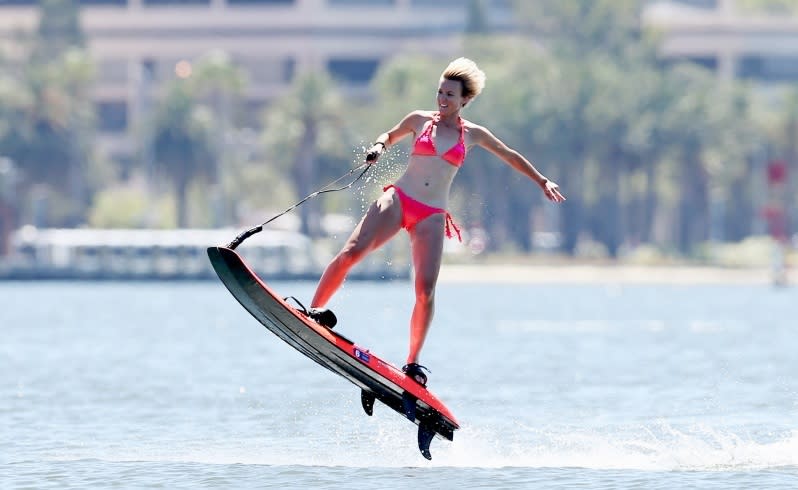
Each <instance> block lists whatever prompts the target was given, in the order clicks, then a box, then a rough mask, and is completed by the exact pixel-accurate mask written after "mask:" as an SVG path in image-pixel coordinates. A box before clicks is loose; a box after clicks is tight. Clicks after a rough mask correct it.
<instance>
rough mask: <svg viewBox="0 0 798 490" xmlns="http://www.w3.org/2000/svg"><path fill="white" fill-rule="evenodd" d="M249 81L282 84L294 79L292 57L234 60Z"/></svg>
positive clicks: (256, 83)
mask: <svg viewBox="0 0 798 490" xmlns="http://www.w3.org/2000/svg"><path fill="white" fill-rule="evenodd" d="M236 64H238V65H239V66H240V67H241V68H242V69H243V70H244V71H245V72H246V73H247V77H248V78H249V80H250V82H252V83H253V84H255V85H261V84H284V83H288V82H290V81H291V80H293V79H294V71H295V65H296V61H295V60H294V58H248V57H243V58H241V59H237V60H236Z"/></svg>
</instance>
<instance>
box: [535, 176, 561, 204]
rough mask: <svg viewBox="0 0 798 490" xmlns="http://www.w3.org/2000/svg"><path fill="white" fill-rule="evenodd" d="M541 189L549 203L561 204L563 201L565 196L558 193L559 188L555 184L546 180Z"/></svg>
mask: <svg viewBox="0 0 798 490" xmlns="http://www.w3.org/2000/svg"><path fill="white" fill-rule="evenodd" d="M540 187H541V188H542V189H543V193H544V194H545V195H546V198H547V199H548V200H549V201H551V202H563V201H565V196H563V195H562V193H561V192H560V186H558V185H557V183H556V182H554V181H551V180H548V179H546V181H545V182H544V183H543V184H541V185H540Z"/></svg>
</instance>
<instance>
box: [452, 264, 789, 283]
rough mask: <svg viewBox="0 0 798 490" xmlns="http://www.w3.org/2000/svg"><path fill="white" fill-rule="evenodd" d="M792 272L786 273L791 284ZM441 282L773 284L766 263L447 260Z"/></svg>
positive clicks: (771, 272)
mask: <svg viewBox="0 0 798 490" xmlns="http://www.w3.org/2000/svg"><path fill="white" fill-rule="evenodd" d="M789 279H790V274H789V272H788V274H787V285H789V283H790V281H789ZM438 281H439V282H440V283H465V282H474V283H497V282H502V283H511V284H662V285H668V284H674V285H679V284H681V285H688V284H759V285H773V284H774V277H773V271H772V270H771V269H770V268H767V267H757V268H724V267H711V266H634V265H584V264H580V265H569V264H563V265H557V266H552V265H517V264H506V265H504V264H497V265H485V264H479V265H463V264H444V265H443V266H442V267H441V272H440V276H439V279H438Z"/></svg>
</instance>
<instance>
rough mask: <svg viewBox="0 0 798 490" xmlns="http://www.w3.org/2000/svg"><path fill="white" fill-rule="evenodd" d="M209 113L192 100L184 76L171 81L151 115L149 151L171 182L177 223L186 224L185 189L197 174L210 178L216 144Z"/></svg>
mask: <svg viewBox="0 0 798 490" xmlns="http://www.w3.org/2000/svg"><path fill="white" fill-rule="evenodd" d="M212 130H213V115H212V114H211V112H210V111H209V110H208V109H207V108H206V107H203V106H201V105H199V104H198V103H197V102H196V99H195V97H194V94H193V93H192V91H191V90H190V87H189V85H188V84H187V83H186V82H185V81H184V80H177V81H174V82H172V84H171V85H170V86H169V87H168V90H167V94H166V96H165V97H164V99H163V100H162V101H161V103H160V105H159V107H158V109H157V111H156V115H155V123H154V130H153V146H152V150H153V155H154V158H155V161H156V162H157V165H158V167H159V169H160V170H161V171H162V172H163V174H164V176H165V177H166V178H168V179H169V180H170V181H171V183H172V185H173V186H174V191H175V199H176V201H177V225H178V226H179V227H181V228H183V227H186V226H188V212H187V193H188V186H189V184H190V183H191V182H192V181H193V180H194V179H195V178H197V177H199V176H201V177H206V178H213V174H214V171H215V169H216V158H217V148H216V146H215V145H214V144H213V141H214V139H213V133H212Z"/></svg>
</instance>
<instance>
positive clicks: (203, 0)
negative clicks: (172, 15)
mask: <svg viewBox="0 0 798 490" xmlns="http://www.w3.org/2000/svg"><path fill="white" fill-rule="evenodd" d="M142 3H143V4H144V5H147V6H151V7H161V6H181V5H210V3H211V0H142Z"/></svg>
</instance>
